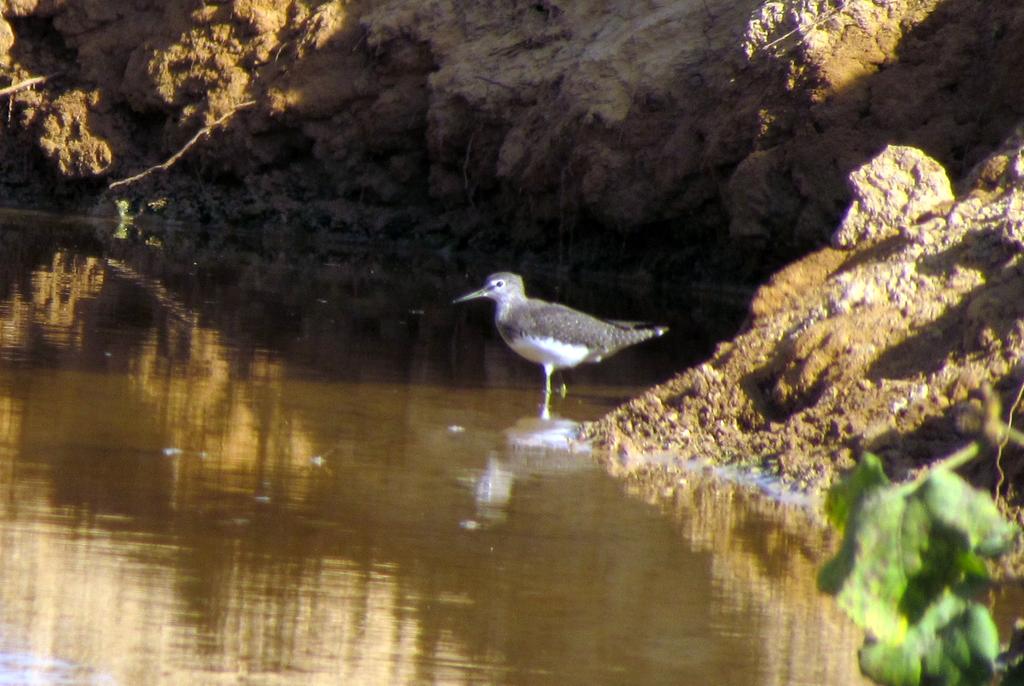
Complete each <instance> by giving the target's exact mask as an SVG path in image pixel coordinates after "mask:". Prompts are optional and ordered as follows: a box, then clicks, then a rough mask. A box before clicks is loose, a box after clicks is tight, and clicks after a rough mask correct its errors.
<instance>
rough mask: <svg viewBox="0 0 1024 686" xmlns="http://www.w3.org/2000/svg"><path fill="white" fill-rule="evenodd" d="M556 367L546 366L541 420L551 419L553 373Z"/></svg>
mask: <svg viewBox="0 0 1024 686" xmlns="http://www.w3.org/2000/svg"><path fill="white" fill-rule="evenodd" d="M553 371H554V367H552V366H551V365H550V364H546V365H544V405H543V406H542V407H541V411H540V418H541V419H550V418H551V372H553Z"/></svg>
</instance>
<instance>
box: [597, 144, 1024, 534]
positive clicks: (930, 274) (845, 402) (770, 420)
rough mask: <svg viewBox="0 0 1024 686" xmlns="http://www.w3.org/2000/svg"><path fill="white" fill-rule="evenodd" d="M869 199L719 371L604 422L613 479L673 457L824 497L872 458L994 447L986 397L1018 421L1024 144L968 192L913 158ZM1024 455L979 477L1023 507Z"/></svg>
mask: <svg viewBox="0 0 1024 686" xmlns="http://www.w3.org/2000/svg"><path fill="white" fill-rule="evenodd" d="M851 186H852V188H853V193H854V197H855V201H854V202H853V203H852V205H851V206H850V208H849V211H848V212H847V214H846V216H845V218H844V219H843V221H842V223H841V225H840V227H839V229H838V230H837V231H836V233H835V235H834V237H833V242H834V244H835V246H836V247H830V248H825V249H822V250H819V251H817V252H814V253H812V254H811V255H809V256H807V257H805V258H803V259H801V260H798V261H797V262H795V263H794V264H792V265H790V266H789V267H787V268H786V269H784V270H782V271H780V272H779V273H778V274H776V275H775V276H774V277H773V278H772V279H771V281H770V282H769V283H768V284H767V285H765V286H764V287H762V288H761V289H760V290H759V291H758V293H757V295H756V297H755V299H754V301H753V303H752V305H751V312H750V317H749V320H748V323H747V325H746V326H745V328H744V331H743V332H742V333H740V334H739V335H738V336H737V337H736V338H735V339H734V340H732V341H729V342H727V343H723V344H722V345H720V346H719V348H718V349H717V351H716V352H715V354H714V355H713V356H712V358H711V359H710V360H708V361H707V362H705V363H704V364H701V365H699V366H697V367H694V368H692V369H689V370H686V371H685V372H683V373H682V374H680V375H679V376H677V377H676V378H675V379H673V380H671V381H670V382H669V383H666V384H664V385H663V386H660V387H658V388H656V389H653V390H652V391H650V392H649V393H647V394H646V395H644V396H643V397H641V398H639V399H637V400H635V401H632V402H631V403H629V404H628V405H625V406H623V407H621V408H619V409H618V410H616V411H615V412H613V413H612V414H611V415H609V416H608V417H606V418H604V419H602V420H601V421H599V422H597V423H595V424H593V425H591V426H590V428H589V431H590V434H591V436H593V437H596V438H597V439H598V440H599V442H600V443H602V444H603V445H604V446H606V447H608V448H610V449H611V450H610V452H609V454H608V457H607V464H608V466H609V468H610V469H611V470H612V471H615V472H619V473H623V472H624V473H630V472H633V471H636V470H640V471H641V472H643V471H645V470H646V471H649V472H652V473H653V476H652V478H654V479H655V480H658V479H661V478H663V477H664V475H665V474H666V473H670V472H671V471H672V470H671V469H669V470H665V469H664V467H662V466H659V467H657V468H651V469H647V468H648V467H649V466H650V465H652V464H654V463H653V462H652V461H651V460H649V456H650V455H651V454H659V453H661V454H663V453H665V452H669V453H673V454H675V455H676V456H677V459H683V460H685V459H688V458H690V457H700V458H705V459H708V458H709V459H711V460H713V461H722V462H727V463H738V464H742V465H745V466H749V467H751V468H754V469H755V470H758V471H764V472H766V473H768V474H773V475H777V476H780V477H781V478H782V479H783V480H784V481H786V482H789V483H795V484H796V485H797V486H799V487H801V488H815V487H819V486H822V485H827V484H828V483H829V482H830V481H831V480H832V479H833V478H834V477H835V475H836V472H837V470H840V469H844V468H848V467H851V466H852V465H853V462H854V459H855V458H856V456H857V455H859V454H860V453H861V452H862V451H865V450H870V451H872V452H875V453H877V454H879V455H881V456H882V457H883V458H884V459H885V461H886V463H887V469H888V471H889V472H890V474H892V475H894V476H895V477H897V478H901V479H902V478H906V477H907V476H909V475H910V474H911V473H912V472H913V470H915V469H917V468H920V467H921V466H923V465H925V464H927V463H929V462H930V461H932V460H934V459H936V458H938V457H941V456H944V455H946V454H949V453H951V452H953V451H954V450H955V449H957V448H959V447H961V446H962V445H964V444H965V443H967V442H968V441H969V440H971V439H972V438H975V437H978V435H979V433H980V428H981V427H980V424H981V418H982V415H983V410H982V408H983V402H984V401H985V397H984V395H983V393H981V392H980V391H981V389H983V388H984V387H985V386H986V385H991V387H992V388H993V389H994V391H995V393H996V394H997V395H998V396H1000V397H1001V399H1002V406H1003V408H1004V409H1005V408H1010V407H1012V406H1013V405H1014V403H1015V402H1017V400H1018V399H1019V393H1020V392H1021V386H1022V384H1024V298H1021V294H1022V293H1024V137H1015V138H1013V139H1012V140H1011V141H1009V142H1008V144H1007V146H1006V148H1005V149H1004V150H1003V151H1001V152H1000V153H999V154H997V155H994V156H993V157H992V158H991V159H990V160H989V161H988V163H987V164H986V165H984V166H983V167H981V168H979V169H978V171H977V174H975V175H974V176H972V178H971V179H970V180H969V183H968V185H967V188H968V190H966V191H965V192H964V193H963V194H962V195H960V196H959V197H954V195H953V191H952V188H951V185H950V182H949V179H948V178H947V175H946V173H945V170H944V169H943V168H942V166H941V165H939V164H938V163H937V162H936V161H935V160H932V159H931V158H929V157H927V156H926V155H924V154H923V153H922V152H921V151H920V150H918V149H916V148H911V147H904V146H892V147H889V148H886V150H884V151H883V152H882V153H881V154H879V155H878V156H877V157H876V158H875V159H873V160H872V161H871V162H869V163H868V164H866V165H864V167H862V168H861V169H859V170H857V171H856V172H855V173H854V174H853V175H852V177H851ZM1020 409H1021V408H1019V407H1018V408H1017V410H1018V412H1019V411H1020ZM1005 411H1006V414H1005V417H1009V411H1008V409H1005ZM1017 423H1018V424H1019V423H1020V421H1019V419H1018V422H1017ZM1021 458H1022V453H1021V451H1020V449H1016V448H1013V447H1012V446H1007V447H1006V449H1005V450H1004V452H1003V454H1002V456H1001V457H1000V458H999V459H998V460H997V457H996V452H995V451H992V452H991V453H989V454H988V455H986V459H984V460H982V461H980V462H979V463H977V464H975V465H973V478H974V480H975V482H976V483H978V484H979V485H982V486H984V487H986V488H988V489H989V490H991V491H993V492H994V491H995V490H996V488H997V486H998V487H999V490H1000V493H1001V494H1005V495H1008V496H1009V498H1010V500H1011V501H1012V502H1014V503H1016V505H1017V506H1019V505H1020V504H1021V499H1020V496H1021V492H1020V485H1021V482H1022V477H1024V460H1022V459H1021ZM661 463H662V464H664V459H663V458H662V460H661ZM1018 516H1019V511H1018Z"/></svg>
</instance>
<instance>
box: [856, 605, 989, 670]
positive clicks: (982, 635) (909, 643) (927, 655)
mask: <svg viewBox="0 0 1024 686" xmlns="http://www.w3.org/2000/svg"><path fill="white" fill-rule="evenodd" d="M998 652H999V636H998V633H997V631H996V627H995V623H994V622H993V621H992V617H991V615H989V612H988V610H987V609H986V608H985V607H983V606H981V605H979V604H977V603H973V602H968V601H967V600H964V599H963V598H961V597H959V596H957V595H955V594H953V593H951V592H948V591H947V592H945V593H943V594H942V595H941V596H940V597H939V598H938V599H937V600H936V601H935V602H934V603H932V604H931V605H930V606H929V607H928V609H927V610H926V611H925V612H924V613H923V615H922V617H921V620H920V621H919V622H917V623H916V624H914V625H913V626H912V627H911V628H910V630H909V631H908V632H907V634H906V636H905V637H904V639H903V640H901V641H894V642H875V641H869V642H865V645H864V646H863V647H862V648H861V651H860V666H861V671H862V672H863V673H864V674H865V675H866V676H868V677H869V678H871V679H873V680H875V681H876V682H878V683H881V684H888V685H890V686H917V684H920V683H922V682H924V683H941V684H963V685H964V686H973V685H975V684H977V685H979V686H980V685H982V684H987V683H989V681H990V680H991V678H992V674H993V671H994V668H995V660H996V656H997V654H998Z"/></svg>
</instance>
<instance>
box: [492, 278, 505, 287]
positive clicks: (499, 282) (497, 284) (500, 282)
mask: <svg viewBox="0 0 1024 686" xmlns="http://www.w3.org/2000/svg"><path fill="white" fill-rule="evenodd" d="M494 287H495V288H504V287H505V281H504V279H498V280H497V281H495V282H494Z"/></svg>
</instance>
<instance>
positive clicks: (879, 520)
mask: <svg viewBox="0 0 1024 686" xmlns="http://www.w3.org/2000/svg"><path fill="white" fill-rule="evenodd" d="M905 510H906V499H905V498H904V497H903V495H902V494H901V493H900V491H899V490H898V489H895V488H884V489H876V490H874V491H873V492H871V493H869V494H868V495H867V496H865V497H864V498H863V499H862V500H861V501H860V502H859V504H858V506H857V507H856V508H855V509H854V511H853V513H852V515H851V517H850V519H849V521H848V522H847V527H846V535H845V537H844V539H843V545H842V547H841V548H840V550H839V552H838V553H837V554H836V556H835V557H834V558H833V559H832V560H829V561H828V562H827V563H826V564H825V566H824V567H822V569H821V572H820V573H819V575H818V586H819V588H821V590H823V591H825V592H826V593H831V594H833V595H835V596H836V601H837V602H838V603H839V605H840V607H842V608H843V610H845V611H846V613H847V614H848V615H849V616H850V618H851V619H853V621H855V622H856V623H857V624H858V625H860V626H861V627H862V628H865V629H870V630H871V631H872V632H873V633H874V634H875V636H876V637H877V638H878V639H879V640H880V641H882V642H896V641H900V640H902V638H903V636H904V634H905V632H906V629H907V617H906V615H905V613H904V612H903V611H902V610H901V607H900V606H901V601H902V599H903V597H904V594H905V593H906V590H907V583H908V580H907V575H906V572H905V569H904V559H903V558H904V554H905V551H904V547H903V544H904V541H903V533H902V531H901V524H902V522H903V515H904V512H905Z"/></svg>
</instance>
